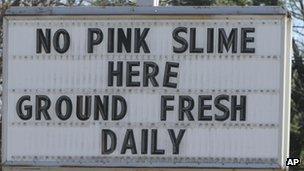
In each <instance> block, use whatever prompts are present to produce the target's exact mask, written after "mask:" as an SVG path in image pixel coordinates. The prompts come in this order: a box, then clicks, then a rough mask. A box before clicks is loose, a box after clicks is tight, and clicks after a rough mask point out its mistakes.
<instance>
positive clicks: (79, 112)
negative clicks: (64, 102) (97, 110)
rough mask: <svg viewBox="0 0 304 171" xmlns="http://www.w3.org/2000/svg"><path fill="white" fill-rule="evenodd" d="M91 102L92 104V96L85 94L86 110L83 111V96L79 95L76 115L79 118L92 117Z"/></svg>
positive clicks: (86, 118) (83, 119)
mask: <svg viewBox="0 0 304 171" xmlns="http://www.w3.org/2000/svg"><path fill="white" fill-rule="evenodd" d="M91 104H92V97H91V96H85V107H84V108H85V110H84V113H82V112H83V96H77V100H76V105H77V107H76V115H77V118H78V119H79V120H82V121H85V120H88V119H89V118H90V115H91Z"/></svg>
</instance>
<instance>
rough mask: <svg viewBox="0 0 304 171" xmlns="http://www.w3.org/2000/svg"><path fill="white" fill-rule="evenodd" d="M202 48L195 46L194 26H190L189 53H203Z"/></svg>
mask: <svg viewBox="0 0 304 171" xmlns="http://www.w3.org/2000/svg"><path fill="white" fill-rule="evenodd" d="M203 52H204V49H203V48H196V28H190V53H203Z"/></svg>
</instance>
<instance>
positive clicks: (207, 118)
mask: <svg viewBox="0 0 304 171" xmlns="http://www.w3.org/2000/svg"><path fill="white" fill-rule="evenodd" d="M205 100H212V96H211V95H202V96H198V120H199V121H211V120H212V116H205V115H204V111H205V110H211V105H205V104H204V101H205Z"/></svg>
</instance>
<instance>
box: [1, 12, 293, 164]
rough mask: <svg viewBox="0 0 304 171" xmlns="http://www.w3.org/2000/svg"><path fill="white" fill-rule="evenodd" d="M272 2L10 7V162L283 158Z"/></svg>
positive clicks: (278, 38) (285, 57) (282, 65)
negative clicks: (258, 4) (264, 4)
mask: <svg viewBox="0 0 304 171" xmlns="http://www.w3.org/2000/svg"><path fill="white" fill-rule="evenodd" d="M290 42H291V23H290V18H289V17H288V15H287V13H286V11H284V10H283V9H281V8H278V7H208V8H204V7H167V8H164V7H138V8H136V7H135V8H134V7H114V8H113V7H107V8H93V7H92V8H77V7H75V8H69V9H68V10H66V9H62V8H11V9H9V10H8V11H7V13H6V16H5V18H4V90H3V93H4V95H3V104H4V109H3V129H2V130H3V139H2V142H3V146H2V149H3V150H2V151H3V154H2V159H3V160H2V161H3V164H4V165H7V166H18V165H26V166H94V167H96V166H97V167H173V168H178V167H191V168H275V169H280V168H285V163H286V159H287V157H288V146H289V142H288V141H289V140H288V139H289V108H290V106H289V103H290V66H291V64H290V59H291V58H290Z"/></svg>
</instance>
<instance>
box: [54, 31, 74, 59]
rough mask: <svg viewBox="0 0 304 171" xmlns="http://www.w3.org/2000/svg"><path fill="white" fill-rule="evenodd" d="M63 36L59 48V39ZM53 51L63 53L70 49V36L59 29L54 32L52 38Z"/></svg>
mask: <svg viewBox="0 0 304 171" xmlns="http://www.w3.org/2000/svg"><path fill="white" fill-rule="evenodd" d="M61 34H62V35H63V47H62V48H61V47H60V45H59V37H60V35H61ZM53 44H54V49H55V50H56V51H57V52H58V53H65V52H66V51H67V50H68V49H69V47H70V35H69V33H68V32H67V31H66V30H65V29H59V30H57V31H56V32H55V34H54V38H53Z"/></svg>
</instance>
